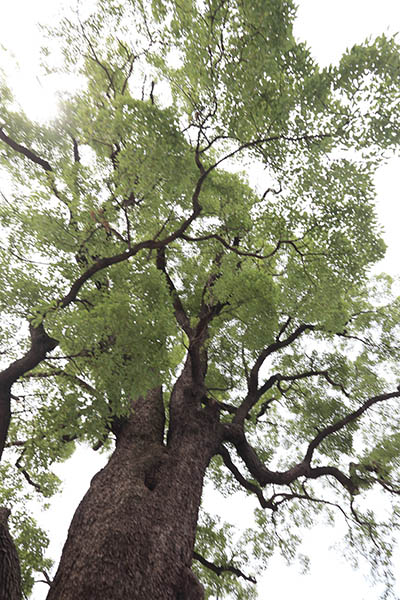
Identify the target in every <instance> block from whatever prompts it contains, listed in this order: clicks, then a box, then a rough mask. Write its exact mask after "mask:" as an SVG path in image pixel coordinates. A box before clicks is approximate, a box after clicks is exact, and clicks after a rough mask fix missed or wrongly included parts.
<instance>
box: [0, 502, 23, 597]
mask: <svg viewBox="0 0 400 600" xmlns="http://www.w3.org/2000/svg"><path fill="white" fill-rule="evenodd" d="M9 514H10V511H9V510H8V509H7V508H3V507H0V600H21V598H22V591H21V571H20V567H19V560H18V554H17V551H16V549H15V546H14V542H13V541H12V539H11V536H10V533H9V531H8V526H7V519H8V516H9Z"/></svg>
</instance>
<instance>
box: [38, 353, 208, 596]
mask: <svg viewBox="0 0 400 600" xmlns="http://www.w3.org/2000/svg"><path fill="white" fill-rule="evenodd" d="M171 405H172V406H173V410H171V416H170V418H171V422H170V428H169V436H168V444H167V445H164V443H163V435H164V406H163V402H162V396H161V390H160V389H157V390H153V391H152V392H150V393H149V394H148V395H147V396H146V398H141V399H139V400H137V401H136V402H135V404H134V409H133V413H132V416H131V417H130V418H129V420H128V421H127V422H125V423H124V424H123V425H122V426H121V428H120V430H119V432H117V444H116V449H115V451H114V453H113V455H112V456H111V458H110V461H109V463H108V464H107V466H106V467H105V468H104V469H103V470H102V471H100V472H99V473H98V474H97V475H96V476H95V477H94V478H93V480H92V483H91V486H90V489H89V491H88V492H87V494H86V495H85V497H84V498H83V500H82V502H81V503H80V505H79V507H78V509H77V511H76V513H75V516H74V518H73V520H72V523H71V526H70V530H69V534H68V539H67V542H66V544H65V547H64V550H63V554H62V557H61V562H60V565H59V568H58V571H57V574H56V577H55V579H54V583H53V586H52V587H51V589H50V592H49V595H48V600H76V598H80V600H98V599H99V598H104V599H105V600H106V599H107V600H136V599H137V600H146V599H149V600H150V599H151V600H198V599H201V598H202V597H203V591H202V588H201V586H200V584H199V583H198V581H197V580H196V578H195V577H194V575H193V574H192V572H191V570H190V565H191V561H192V554H193V545H194V538H195V531H196V523H197V516H198V509H199V505H200V500H201V493H202V487H203V478H204V473H205V470H206V468H207V465H208V463H209V460H210V458H211V456H212V455H213V453H214V452H215V451H216V449H217V447H218V445H219V425H218V415H217V413H216V412H213V410H212V409H210V408H207V409H202V408H201V407H200V402H199V392H195V391H194V386H192V387H191V376H190V368H189V367H188V364H187V365H186V367H185V369H184V372H183V373H182V375H181V377H180V378H179V379H178V381H177V383H176V385H175V388H174V391H173V394H172V399H171Z"/></svg>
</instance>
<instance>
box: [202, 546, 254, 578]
mask: <svg viewBox="0 0 400 600" xmlns="http://www.w3.org/2000/svg"><path fill="white" fill-rule="evenodd" d="M193 558H194V559H195V560H197V561H199V563H201V564H202V565H203V566H204V567H206V568H207V569H210V571H213V572H214V573H216V574H217V575H218V577H220V576H221V575H223V573H233V574H234V575H236V576H237V577H242V578H243V579H245V580H246V581H250V582H251V583H257V580H256V579H255V578H254V577H251V576H250V575H245V574H244V573H243V571H241V570H240V569H238V568H237V567H232V566H231V565H227V566H222V565H215V564H214V563H212V562H210V561H209V560H207V559H206V558H204V557H203V556H201V554H199V553H198V552H196V551H195V550H194V551H193Z"/></svg>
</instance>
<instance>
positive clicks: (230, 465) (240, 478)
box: [218, 446, 276, 510]
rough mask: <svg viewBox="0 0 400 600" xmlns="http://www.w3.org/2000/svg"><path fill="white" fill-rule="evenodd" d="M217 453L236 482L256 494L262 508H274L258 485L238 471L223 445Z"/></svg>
mask: <svg viewBox="0 0 400 600" xmlns="http://www.w3.org/2000/svg"><path fill="white" fill-rule="evenodd" d="M218 454H219V455H220V456H221V457H222V460H223V461H224V464H225V466H226V467H227V468H228V469H229V471H230V472H231V473H232V475H233V476H234V478H235V479H236V481H237V482H238V483H240V485H241V486H242V487H244V488H245V489H246V490H247V491H249V492H252V493H253V494H255V495H256V496H257V498H258V501H259V503H260V505H261V507H262V508H270V509H271V510H276V508H275V506H274V504H273V502H271V501H270V500H266V498H264V496H263V493H262V491H261V489H260V488H259V487H258V485H255V484H254V483H252V482H251V481H248V480H247V479H246V478H245V477H244V476H243V475H242V474H241V472H240V471H239V469H238V468H237V467H236V465H235V464H234V463H233V462H232V459H231V457H230V454H229V452H228V450H227V449H226V448H225V446H221V447H220V448H219V450H218Z"/></svg>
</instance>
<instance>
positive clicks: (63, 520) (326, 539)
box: [0, 0, 400, 600]
mask: <svg viewBox="0 0 400 600" xmlns="http://www.w3.org/2000/svg"><path fill="white" fill-rule="evenodd" d="M83 1H85V0H83ZM71 3H72V0H63V1H61V0H3V5H2V14H1V19H0V45H2V46H4V48H7V49H8V50H7V51H6V50H5V49H1V48H0V53H1V55H0V65H3V66H6V72H7V76H8V78H9V81H10V82H11V84H12V86H13V87H14V89H15V91H16V95H17V97H18V98H19V100H20V102H21V104H22V105H23V107H24V109H25V110H26V111H27V112H28V114H29V115H30V116H31V117H33V118H37V119H41V118H44V117H46V116H50V115H51V114H54V111H55V106H56V101H55V98H54V95H53V93H52V90H54V86H53V87H52V88H50V91H49V87H48V81H47V79H46V77H43V76H42V75H40V74H39V70H38V61H39V46H40V33H39V31H38V28H37V26H36V24H37V23H38V22H40V23H50V22H52V21H53V20H54V19H56V18H57V13H58V11H59V9H60V7H61V6H62V5H67V4H71ZM298 5H299V10H298V21H297V25H296V28H295V34H296V36H297V37H298V38H302V39H305V40H307V42H308V44H309V46H310V47H311V49H312V53H313V55H314V57H315V58H316V59H317V60H318V61H319V62H320V63H322V64H328V63H330V62H337V61H338V60H339V58H340V55H341V53H342V52H343V51H344V50H345V49H346V48H347V47H351V46H352V45H353V44H354V43H358V42H361V41H363V40H365V38H366V37H368V36H370V35H373V36H374V35H379V34H380V33H382V32H386V33H387V32H391V33H396V32H397V31H399V30H400V0H379V2H377V1H376V0H301V1H300V2H298ZM5 6H6V8H5ZM10 52H11V53H14V55H15V58H16V59H17V60H18V62H19V65H20V66H19V68H17V67H16V65H15V60H14V59H13V57H12V55H11V53H10ZM399 173H400V160H399V159H396V158H393V160H392V161H390V163H389V165H387V166H386V167H384V168H382V169H381V171H380V172H379V174H378V177H377V181H376V185H377V194H378V199H377V200H378V210H379V216H380V220H381V223H382V225H383V226H384V229H385V239H386V242H387V244H388V247H389V248H388V253H387V258H386V260H385V261H384V262H383V263H382V265H381V266H382V269H385V270H386V271H389V272H391V274H393V275H398V274H399V271H400V267H399V260H398V256H399V254H400V244H399V234H398V229H399V209H398V196H399V193H398V188H399ZM0 186H1V182H0ZM102 460H104V459H102V458H101V457H98V456H97V455H93V457H92V458H91V459H88V458H87V457H86V454H85V461H84V462H83V461H82V455H79V456H77V457H76V458H75V459H73V460H72V461H71V462H70V463H69V465H67V466H64V467H63V473H64V474H65V475H66V476H67V484H66V486H65V491H64V493H63V494H62V495H59V496H58V497H57V498H56V501H55V508H54V509H53V510H52V511H51V513H50V515H51V519H49V515H47V516H46V517H45V518H44V519H43V524H44V523H48V522H49V521H51V523H52V534H53V537H54V541H53V544H52V548H53V550H54V553H55V552H57V551H59V548H60V546H61V544H62V540H63V539H64V538H65V535H66V531H67V528H68V524H69V522H70V519H71V517H72V514H73V512H74V510H75V507H76V505H77V503H78V502H79V500H80V498H81V497H82V495H83V493H84V491H85V489H86V488H87V486H88V484H89V481H90V477H91V476H92V475H93V474H94V473H95V472H96V471H97V469H98V468H99V466H100V463H101V462H102ZM82 465H83V466H82ZM240 512H242V505H241V500H237V499H235V498H233V499H232V501H231V502H230V511H229V513H230V516H229V518H230V520H233V519H234V515H235V513H240ZM339 534H340V532H339V531H338V532H336V533H335V532H334V531H333V530H331V529H321V528H318V529H316V530H314V531H312V532H310V533H309V535H307V536H306V541H305V548H304V549H305V550H306V551H308V552H309V553H310V555H311V558H312V567H311V571H310V573H309V574H308V575H306V576H302V575H300V574H299V572H298V569H296V567H291V568H286V567H285V566H284V564H283V562H282V561H281V560H278V559H277V560H274V561H273V562H272V564H271V568H270V569H269V570H268V572H267V573H266V575H265V577H264V578H263V580H262V581H261V582H260V584H259V594H260V599H261V600H264V598H265V599H267V598H268V599H269V598H278V599H280V600H289V598H292V597H295V598H297V599H300V600H302V599H303V598H304V599H305V598H307V600H321V598H324V600H337V598H343V599H345V600H347V599H350V598H355V599H356V600H377V599H378V596H379V593H378V590H377V589H376V588H372V587H371V586H370V584H369V583H368V582H367V581H366V579H365V578H364V576H363V574H362V573H359V572H358V573H355V572H354V571H352V570H351V568H350V566H349V565H347V564H346V563H345V561H344V560H343V559H341V558H340V556H338V554H337V553H335V552H333V551H332V552H330V551H329V546H330V545H331V544H332V543H333V542H334V541H335V540H336V538H337V537H338V536H339ZM399 580H400V578H399ZM46 593H47V587H46V586H44V585H38V586H37V587H36V591H35V595H34V599H35V600H42V599H43V598H45V596H46Z"/></svg>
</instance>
